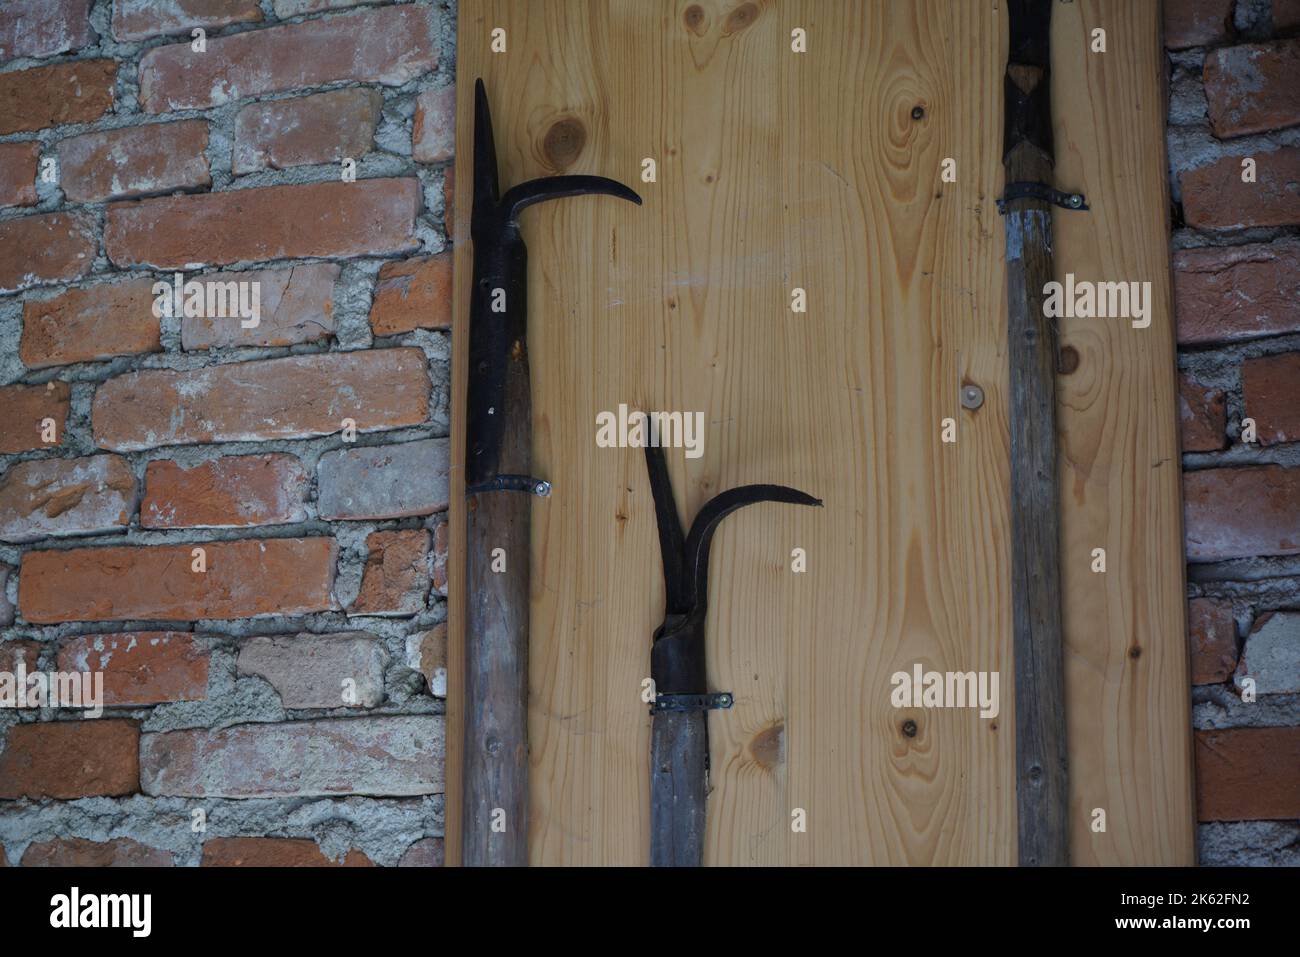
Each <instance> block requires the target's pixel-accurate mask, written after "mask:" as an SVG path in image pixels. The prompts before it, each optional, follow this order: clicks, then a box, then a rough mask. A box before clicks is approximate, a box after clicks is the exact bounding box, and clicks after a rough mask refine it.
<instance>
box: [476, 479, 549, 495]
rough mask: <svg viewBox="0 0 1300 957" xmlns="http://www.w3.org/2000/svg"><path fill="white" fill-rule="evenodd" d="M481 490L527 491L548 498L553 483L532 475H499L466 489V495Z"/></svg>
mask: <svg viewBox="0 0 1300 957" xmlns="http://www.w3.org/2000/svg"><path fill="white" fill-rule="evenodd" d="M479 492H527V493H528V494H529V495H536V496H537V497H538V498H546V497H547V496H549V495H550V494H551V483H550V482H548V481H546V480H545V479H539V478H533V477H532V476H531V475H498V476H495V477H494V478H490V479H488V480H487V481H486V482H481V483H479V484H478V485H473V486H470V487H469V488H467V489H465V494H466V495H477V494H478V493H479Z"/></svg>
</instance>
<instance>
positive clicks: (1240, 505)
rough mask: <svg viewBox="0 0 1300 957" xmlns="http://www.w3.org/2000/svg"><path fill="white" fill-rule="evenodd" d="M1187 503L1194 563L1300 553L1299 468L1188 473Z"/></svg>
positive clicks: (1189, 552)
mask: <svg viewBox="0 0 1300 957" xmlns="http://www.w3.org/2000/svg"><path fill="white" fill-rule="evenodd" d="M1183 507H1184V518H1185V522H1184V527H1185V530H1186V534H1187V557H1188V558H1190V559H1192V560H1193V561H1214V560H1217V559H1222V558H1249V557H1252V556H1255V555H1294V554H1296V553H1297V552H1300V468H1284V467H1283V466H1280V465H1263V466H1257V467H1253V468H1225V469H1203V470H1200V471H1196V472H1184V473H1183Z"/></svg>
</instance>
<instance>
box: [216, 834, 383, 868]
mask: <svg viewBox="0 0 1300 957" xmlns="http://www.w3.org/2000/svg"><path fill="white" fill-rule="evenodd" d="M202 866H203V867H374V866H375V865H374V862H373V861H372V860H370V858H368V857H366V855H364V854H362V853H361V852H360V851H358V850H357V849H355V848H353V849H352V850H350V851H348V853H347V856H346V857H344V858H343V860H342V861H333V860H330V859H329V858H328V857H326V856H325V855H324V853H322V852H321V849H320V848H319V847H317V846H316V842H315V841H312V840H308V839H307V838H294V837H215V838H213V839H212V840H210V841H206V842H205V843H204V845H203V863H202Z"/></svg>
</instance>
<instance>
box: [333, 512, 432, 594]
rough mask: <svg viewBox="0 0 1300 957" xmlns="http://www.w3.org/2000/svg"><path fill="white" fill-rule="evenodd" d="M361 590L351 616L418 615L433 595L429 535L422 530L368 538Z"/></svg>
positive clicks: (384, 533) (373, 535) (374, 535)
mask: <svg viewBox="0 0 1300 957" xmlns="http://www.w3.org/2000/svg"><path fill="white" fill-rule="evenodd" d="M366 548H367V549H368V550H369V555H367V557H366V567H365V571H364V572H363V574H362V576H361V591H360V592H359V593H358V595H357V598H356V601H354V602H353V603H352V604H351V605H350V606H349V607H348V614H350V615H414V614H416V613H418V612H421V611H423V610H424V599H425V596H426V595H428V593H429V533H428V532H427V531H425V530H424V529H422V528H416V529H410V530H407V531H396V532H371V533H370V534H369V535H367V536H366Z"/></svg>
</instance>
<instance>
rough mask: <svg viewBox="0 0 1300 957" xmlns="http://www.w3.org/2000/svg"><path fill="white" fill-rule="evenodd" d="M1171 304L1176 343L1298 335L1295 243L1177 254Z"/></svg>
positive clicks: (1299, 277)
mask: <svg viewBox="0 0 1300 957" xmlns="http://www.w3.org/2000/svg"><path fill="white" fill-rule="evenodd" d="M1174 300H1175V303H1176V312H1177V315H1178V342H1179V344H1180V345H1195V344H1200V343H1205V342H1231V341H1235V340H1238V339H1253V338H1255V337H1257V336H1276V335H1282V334H1283V333H1287V332H1300V243H1294V242H1275V243H1272V244H1271V245H1250V246H1224V247H1208V248H1203V249H1182V250H1179V251H1178V252H1176V253H1175V254H1174Z"/></svg>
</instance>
